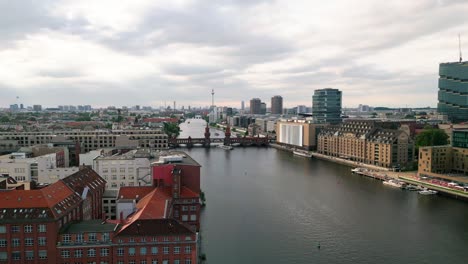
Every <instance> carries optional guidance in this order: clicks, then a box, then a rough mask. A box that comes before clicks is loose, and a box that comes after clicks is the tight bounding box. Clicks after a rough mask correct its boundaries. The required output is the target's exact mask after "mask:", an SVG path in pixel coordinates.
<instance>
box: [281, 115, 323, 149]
mask: <svg viewBox="0 0 468 264" xmlns="http://www.w3.org/2000/svg"><path fill="white" fill-rule="evenodd" d="M324 126H325V125H324V124H315V123H311V122H309V121H306V120H281V121H278V122H277V123H276V143H277V144H279V145H283V146H287V147H292V148H303V149H306V150H315V149H316V148H317V135H318V133H319V132H320V130H321V129H322V128H323V127H324Z"/></svg>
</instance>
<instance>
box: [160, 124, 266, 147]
mask: <svg viewBox="0 0 468 264" xmlns="http://www.w3.org/2000/svg"><path fill="white" fill-rule="evenodd" d="M210 136H211V133H210V128H209V126H208V124H207V125H206V127H205V137H204V138H191V137H188V138H175V137H172V138H169V147H171V148H177V147H179V146H180V145H182V144H184V145H185V146H186V147H187V148H191V147H194V146H202V147H206V148H209V147H210V146H211V143H218V144H219V143H221V144H223V145H225V146H233V145H237V146H242V147H248V146H255V147H261V146H268V145H269V144H270V140H271V139H270V138H269V137H268V136H266V137H259V136H257V137H246V136H244V137H235V138H231V128H230V126H229V125H228V126H227V127H226V131H225V132H224V138H210Z"/></svg>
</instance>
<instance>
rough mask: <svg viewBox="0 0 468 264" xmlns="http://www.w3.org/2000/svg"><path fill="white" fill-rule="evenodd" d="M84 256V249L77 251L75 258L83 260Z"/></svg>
mask: <svg viewBox="0 0 468 264" xmlns="http://www.w3.org/2000/svg"><path fill="white" fill-rule="evenodd" d="M82 256H83V250H82V249H76V250H75V257H77V258H81V257H82Z"/></svg>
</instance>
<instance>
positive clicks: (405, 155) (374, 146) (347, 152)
mask: <svg viewBox="0 0 468 264" xmlns="http://www.w3.org/2000/svg"><path fill="white" fill-rule="evenodd" d="M317 152H319V153H321V154H324V155H328V156H332V157H338V158H343V159H348V160H352V161H357V162H362V163H365V164H370V165H376V166H380V167H387V168H392V167H404V166H406V165H408V164H409V163H410V162H412V160H413V155H414V143H413V141H412V140H411V138H410V136H409V135H408V134H407V133H406V132H404V131H403V130H397V129H386V128H383V126H382V125H381V124H379V122H376V121H368V120H348V121H345V122H343V123H342V124H340V125H336V126H329V127H327V128H324V129H323V130H322V131H321V132H320V133H319V135H318V147H317Z"/></svg>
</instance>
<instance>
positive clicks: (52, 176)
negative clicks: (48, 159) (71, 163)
mask: <svg viewBox="0 0 468 264" xmlns="http://www.w3.org/2000/svg"><path fill="white" fill-rule="evenodd" d="M79 170H80V168H79V167H67V168H54V169H44V170H39V173H38V176H37V178H38V179H37V182H38V183H54V182H56V181H58V180H61V179H63V178H65V177H67V176H70V175H72V174H73V173H75V172H77V171H79Z"/></svg>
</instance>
